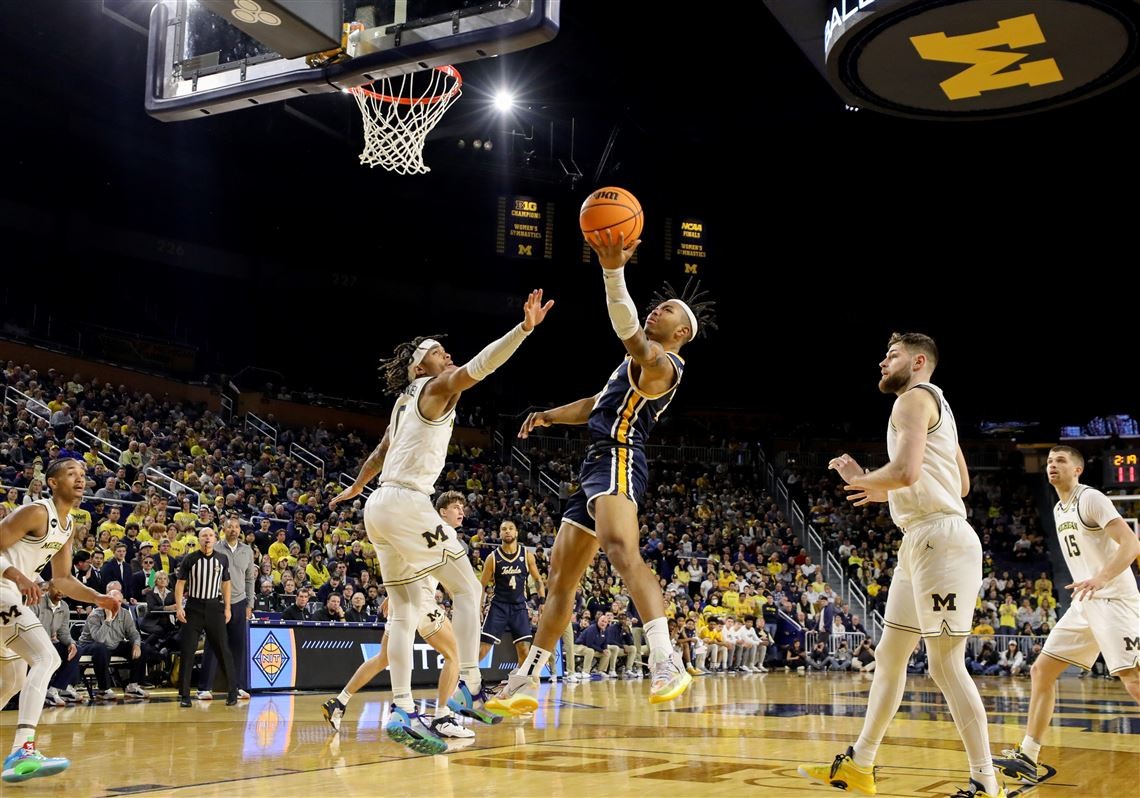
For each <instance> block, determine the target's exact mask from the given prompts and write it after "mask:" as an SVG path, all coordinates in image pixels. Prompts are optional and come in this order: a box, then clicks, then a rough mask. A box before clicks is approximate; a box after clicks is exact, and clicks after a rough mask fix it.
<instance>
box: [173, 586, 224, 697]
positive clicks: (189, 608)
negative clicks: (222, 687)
mask: <svg viewBox="0 0 1140 798" xmlns="http://www.w3.org/2000/svg"><path fill="white" fill-rule="evenodd" d="M203 630H205V632H206V641H207V642H208V643H209V644H210V646H211V647H213V649H214V651H215V652H216V653H217V654H218V656H219V657H220V658H221V661H222V672H223V673H225V675H226V684H227V685H228V686H229V694H230V695H231V696H236V695H237V688H238V685H237V680H236V678H235V677H236V675H237V674H236V672H235V671H234V660H233V655H232V654H231V653H230V646H229V641H228V640H227V639H226V611H225V605H223V604H222V602H221V601H206V600H204V599H189V600H188V601H187V602H186V625H185V626H184V627H182V666H181V667H182V673H181V674H180V678H179V686H178V694H179V695H180V696H182V697H183V698H189V697H190V675H191V672H192V671H193V670H194V652H195V651H196V650H197V648H198V635H200V634H201V633H202V631H203Z"/></svg>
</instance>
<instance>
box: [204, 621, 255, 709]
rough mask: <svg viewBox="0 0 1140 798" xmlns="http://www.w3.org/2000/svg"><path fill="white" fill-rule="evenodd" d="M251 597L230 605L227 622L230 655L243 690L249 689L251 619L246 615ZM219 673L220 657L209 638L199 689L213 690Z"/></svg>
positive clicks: (238, 685) (238, 682)
mask: <svg viewBox="0 0 1140 798" xmlns="http://www.w3.org/2000/svg"><path fill="white" fill-rule="evenodd" d="M248 606H249V599H242V600H241V601H239V602H237V603H234V604H231V605H230V622H229V623H227V624H226V639H227V640H229V641H230V657H231V658H233V661H234V670H233V671H231V673H235V674H237V675H236V676H235V677H234V678H235V681H234V682H230V684H235V683H236V686H237V687H239V688H241V689H242V690H249V656H248V654H247V653H246V649H247V648H249V620H248V619H247V618H246V617H245V615H246V607H248ZM217 673H218V657H217V655H216V654H215V649H214V645H213V644H212V643H211V642H210V641H209V639H208V638H207V640H206V650H205V651H203V652H202V675H201V678H199V679H198V689H199V690H213V689H214V677H215V676H216V675H217Z"/></svg>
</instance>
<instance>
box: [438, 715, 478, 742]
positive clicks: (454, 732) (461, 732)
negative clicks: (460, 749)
mask: <svg viewBox="0 0 1140 798" xmlns="http://www.w3.org/2000/svg"><path fill="white" fill-rule="evenodd" d="M431 731H432V734H434V735H435V736H437V737H455V738H462V737H474V736H475V732H473V731H471V730H470V729H468V728H467V727H466V726H463V725H461V724H460V723H459V721H458V719H457V718H456V717H455V716H454V715H444V716H440V717H438V718H435V719H434V720H433V721H432V722H431Z"/></svg>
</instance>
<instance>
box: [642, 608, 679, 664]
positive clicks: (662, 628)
mask: <svg viewBox="0 0 1140 798" xmlns="http://www.w3.org/2000/svg"><path fill="white" fill-rule="evenodd" d="M645 640H646V642H648V643H649V659H650V660H651V661H653V662H660V661H661V660H663V659H668V658H669V655H670V654H672V653H673V646H672V644H671V643H670V642H669V621H667V620H665V616H662V617H660V618H654V619H653V620H652V621H646V622H645Z"/></svg>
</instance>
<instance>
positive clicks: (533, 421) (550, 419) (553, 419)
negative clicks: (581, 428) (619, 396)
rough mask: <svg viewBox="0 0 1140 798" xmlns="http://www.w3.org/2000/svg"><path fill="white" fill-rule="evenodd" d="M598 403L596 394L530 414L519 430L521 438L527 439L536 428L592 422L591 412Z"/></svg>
mask: <svg viewBox="0 0 1140 798" xmlns="http://www.w3.org/2000/svg"><path fill="white" fill-rule="evenodd" d="M597 401H598V394H594V395H593V396H587V397H586V398H585V399H579V400H578V401H577V402H571V403H570V404H568V405H562V406H561V407H555V408H553V409H551V410H537V411H535V412H533V413H529V414H527V417H526V420H525V421H523V424H522V427H521V428H520V429H519V437H520V438H525V437H527V436H528V435H530V433H531V430H533V429H534V428H535V427H549V426H550V425H551V424H585V423H586V422H587V421H589V420H590V411H591V410H593V409H594V404H595V403H596V402H597Z"/></svg>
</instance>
